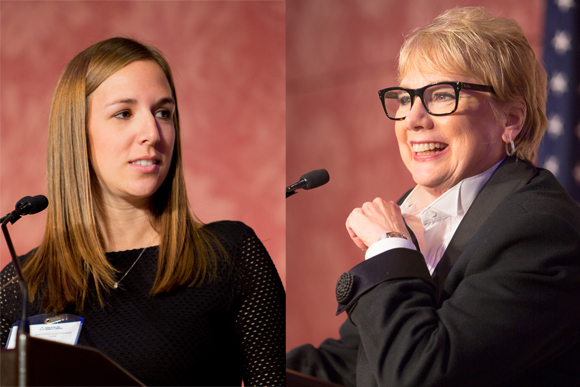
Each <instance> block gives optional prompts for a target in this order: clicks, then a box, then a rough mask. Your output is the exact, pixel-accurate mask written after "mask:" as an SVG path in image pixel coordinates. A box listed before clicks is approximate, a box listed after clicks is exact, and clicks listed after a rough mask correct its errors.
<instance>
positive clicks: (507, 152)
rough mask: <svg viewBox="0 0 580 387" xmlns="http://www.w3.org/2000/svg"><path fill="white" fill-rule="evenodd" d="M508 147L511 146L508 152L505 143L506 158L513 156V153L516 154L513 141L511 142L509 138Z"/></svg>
mask: <svg viewBox="0 0 580 387" xmlns="http://www.w3.org/2000/svg"><path fill="white" fill-rule="evenodd" d="M510 145H511V148H512V149H511V151H509V150H508V144H507V142H506V143H505V153H506V154H507V155H508V156H513V155H514V153H516V144H514V140H512V139H511V138H510Z"/></svg>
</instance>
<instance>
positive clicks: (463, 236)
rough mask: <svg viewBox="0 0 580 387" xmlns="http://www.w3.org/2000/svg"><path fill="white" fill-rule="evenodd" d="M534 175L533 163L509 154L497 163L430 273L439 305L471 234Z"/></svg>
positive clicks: (446, 295) (447, 295) (445, 294)
mask: <svg viewBox="0 0 580 387" xmlns="http://www.w3.org/2000/svg"><path fill="white" fill-rule="evenodd" d="M536 174H537V169H536V168H535V167H534V166H533V165H531V164H529V163H527V162H524V161H522V160H518V159H517V158H516V157H515V156H511V157H508V158H506V159H505V160H504V161H503V162H502V163H501V164H500V165H499V166H498V168H497V169H496V171H495V172H494V173H493V175H492V176H491V178H490V179H489V180H488V181H487V183H486V184H485V185H484V186H483V188H482V189H481V191H480V192H479V194H478V195H477V197H476V198H475V200H474V201H473V203H472V204H471V207H470V208H469V210H468V211H467V213H466V214H465V217H464V218H463V220H462V221H461V223H460V224H459V227H458V228H457V230H456V231H455V234H454V235H453V238H452V239H451V242H449V246H447V249H446V250H445V252H444V253H443V256H442V257H441V260H440V261H439V263H438V264H437V267H436V268H435V271H434V272H433V280H434V282H435V285H436V287H437V297H438V300H439V304H441V303H442V300H444V299H447V298H448V297H449V294H447V293H446V292H445V290H444V284H445V280H446V279H447V276H448V275H449V272H450V271H451V268H452V267H453V265H454V264H455V262H457V260H458V259H459V257H460V255H461V253H462V251H463V249H464V248H465V246H467V244H468V243H469V241H470V240H471V238H472V237H473V235H475V233H476V232H477V230H479V228H480V227H481V225H482V224H483V223H484V222H485V221H486V220H487V218H488V217H489V215H490V214H491V213H492V212H493V211H494V210H495V209H496V207H497V206H498V205H499V203H500V202H501V201H502V200H504V199H505V198H506V197H507V196H508V195H510V194H511V193H512V192H515V191H517V190H518V189H520V188H521V187H523V186H524V185H526V184H527V182H528V181H530V180H531V179H532V178H533V177H534V176H535V175H536Z"/></svg>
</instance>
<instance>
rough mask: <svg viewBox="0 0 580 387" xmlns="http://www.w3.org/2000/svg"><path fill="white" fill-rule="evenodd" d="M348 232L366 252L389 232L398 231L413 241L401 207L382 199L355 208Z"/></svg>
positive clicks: (349, 221)
mask: <svg viewBox="0 0 580 387" xmlns="http://www.w3.org/2000/svg"><path fill="white" fill-rule="evenodd" d="M346 230H347V231H348V234H349V235H350V237H351V238H352V240H353V242H354V244H355V245H357V247H359V248H360V249H362V250H365V251H366V250H367V249H368V248H369V247H370V246H371V245H372V244H373V243H375V242H376V241H378V240H379V238H380V236H381V235H383V234H386V233H388V232H393V231H397V232H400V233H402V234H404V235H406V236H407V237H408V238H409V240H410V239H411V236H410V235H409V232H408V231H407V227H406V226H405V222H404V221H403V215H401V209H400V208H399V206H398V205H397V204H396V203H394V202H392V201H388V202H387V201H384V200H383V199H381V198H376V199H375V200H373V201H372V202H366V203H364V204H363V205H362V207H360V208H355V209H354V210H353V211H352V212H351V213H350V215H349V216H348V218H347V219H346Z"/></svg>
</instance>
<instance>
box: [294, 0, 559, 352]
mask: <svg viewBox="0 0 580 387" xmlns="http://www.w3.org/2000/svg"><path fill="white" fill-rule="evenodd" d="M550 1H551V0H550ZM479 5H481V6H485V7H486V8H487V9H488V10H489V11H490V12H491V13H492V14H493V15H496V16H504V17H509V18H513V19H516V20H517V21H518V22H519V23H520V24H521V26H522V27H523V29H524V31H525V33H526V35H527V37H528V39H529V40H530V42H531V44H532V46H533V47H534V48H535V50H536V54H537V55H540V54H541V52H540V48H541V44H542V42H541V39H542V38H541V37H542V35H543V33H542V31H543V15H544V5H545V4H544V1H543V0H526V1H505V0H478V1H471V0H461V1H456V0H437V1H433V0H412V1H394V0H360V1H352V0H316V1H312V0H289V1H288V2H287V8H286V35H287V41H286V58H287V61H286V66H287V68H286V74H287V75H286V76H287V86H286V87H287V89H286V101H287V107H286V108H287V110H286V115H287V117H288V118H287V126H286V131H287V145H286V146H287V170H286V173H287V183H293V182H294V181H296V180H297V179H298V177H300V176H301V175H302V174H303V173H305V172H307V171H310V170H312V169H318V168H326V169H327V170H328V171H329V173H330V182H329V183H328V184H327V185H325V186H322V187H320V188H317V189H315V190H313V191H306V192H300V193H298V194H296V195H294V196H292V197H291V198H288V200H287V203H286V206H287V207H286V208H287V225H286V227H287V261H288V272H287V275H286V278H287V287H286V289H287V349H288V350H289V349H291V348H293V347H295V346H297V345H300V344H304V343H312V344H313V345H315V346H317V345H319V344H320V342H321V341H322V340H324V339H325V338H327V337H338V327H339V326H340V324H341V323H342V322H343V321H344V319H345V317H346V316H345V315H344V314H343V315H341V316H339V317H335V316H334V315H335V313H336V300H335V295H334V289H335V284H336V280H337V279H338V277H339V276H340V275H341V274H342V273H343V272H345V271H348V270H349V269H350V268H352V267H353V266H354V265H356V264H357V263H359V262H362V261H363V260H364V253H363V252H362V251H361V250H359V249H357V248H356V247H355V245H354V244H353V243H352V242H351V240H350V237H349V236H348V233H347V232H346V229H345V227H344V223H345V221H346V218H347V216H348V215H349V213H350V212H351V211H352V210H353V209H354V208H355V207H360V206H361V205H362V204H363V203H364V202H366V201H372V200H373V199H374V198H375V197H377V196H380V197H382V198H384V199H387V200H397V199H398V198H399V197H400V196H401V195H402V194H403V193H404V192H406V191H407V190H408V189H410V188H412V187H413V186H414V183H413V181H412V179H411V177H410V175H409V173H408V172H407V170H406V168H405V167H404V165H403V163H402V161H401V160H400V157H399V150H398V147H397V144H396V141H395V135H394V125H393V122H392V121H389V120H388V119H387V117H386V116H385V113H384V112H383V109H382V107H381V104H380V101H379V98H378V93H377V91H378V90H379V89H382V88H386V87H389V86H395V85H396V84H397V83H396V82H397V81H396V57H397V54H398V51H399V48H400V46H401V44H402V42H403V37H404V35H405V34H407V33H408V32H410V31H411V30H413V29H414V28H417V27H422V26H425V25H426V24H427V23H428V22H429V21H430V20H432V19H433V18H434V17H436V16H437V15H439V14H440V13H442V12H443V11H445V10H447V9H449V8H454V7H457V6H479ZM540 57H541V56H540Z"/></svg>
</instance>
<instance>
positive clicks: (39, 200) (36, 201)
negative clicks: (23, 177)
mask: <svg viewBox="0 0 580 387" xmlns="http://www.w3.org/2000/svg"><path fill="white" fill-rule="evenodd" d="M46 207H48V199H47V198H46V196H44V195H36V196H34V197H31V196H25V197H23V198H22V199H20V200H19V201H18V202H17V203H16V206H14V208H15V209H14V211H12V212H10V213H8V214H7V215H6V216H3V217H2V218H0V222H2V223H3V222H4V221H5V220H6V219H9V221H10V223H12V224H14V223H15V222H16V221H17V220H18V219H20V218H21V217H22V216H24V215H32V214H36V213H38V212H40V211H43V210H44V209H45V208H46Z"/></svg>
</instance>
